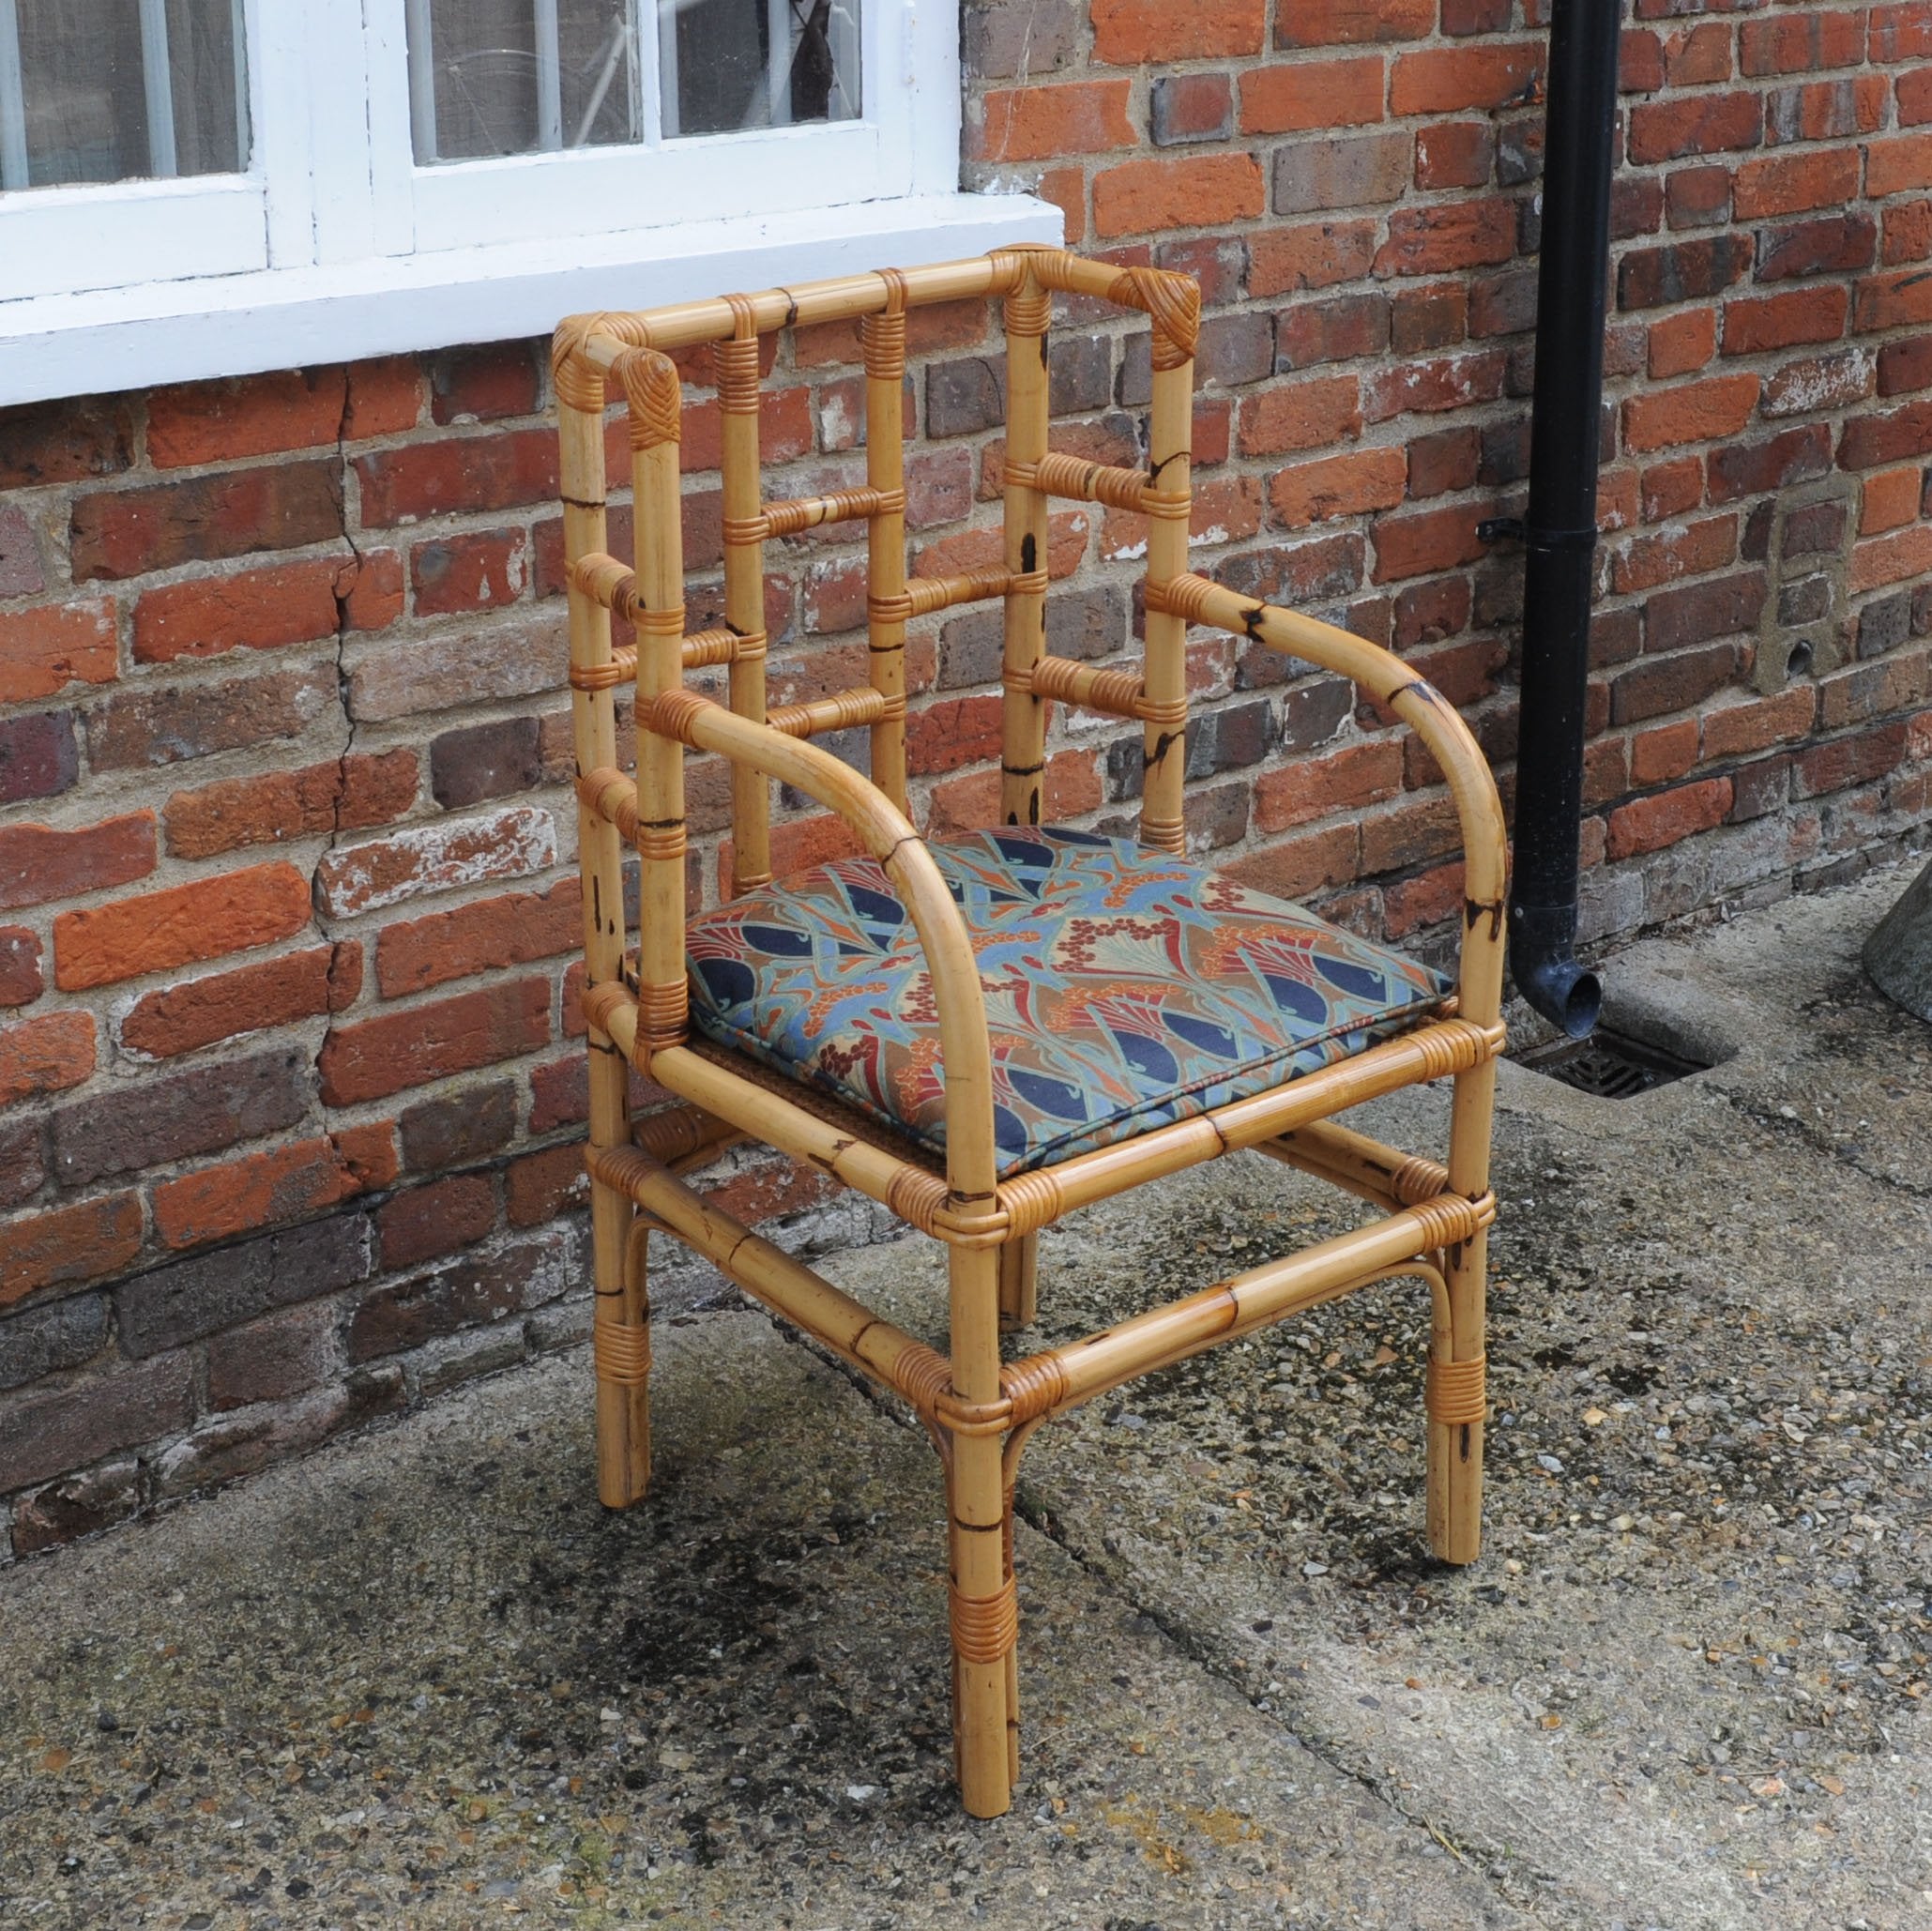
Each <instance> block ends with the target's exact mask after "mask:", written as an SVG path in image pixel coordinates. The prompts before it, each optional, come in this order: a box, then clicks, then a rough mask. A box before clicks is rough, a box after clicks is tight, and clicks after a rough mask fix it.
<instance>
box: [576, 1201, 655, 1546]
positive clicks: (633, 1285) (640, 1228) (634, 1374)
mask: <svg viewBox="0 0 1932 1931" xmlns="http://www.w3.org/2000/svg"><path fill="white" fill-rule="evenodd" d="M604 1191H606V1190H604V1189H602V1188H599V1189H598V1192H599V1193H602V1192H604ZM597 1205H598V1203H597V1202H596V1201H595V1200H593V1202H592V1215H591V1239H592V1241H593V1243H594V1246H593V1252H594V1254H595V1256H596V1260H597V1282H598V1292H597V1312H596V1319H595V1322H594V1325H593V1326H592V1328H591V1330H590V1331H591V1345H592V1351H593V1355H594V1358H595V1361H596V1364H597V1493H598V1498H599V1499H600V1500H601V1502H602V1503H603V1505H604V1506H605V1508H607V1509H628V1508H629V1507H630V1506H631V1503H633V1502H636V1501H641V1500H642V1499H643V1498H644V1492H645V1490H646V1489H647V1488H648V1487H649V1486H650V1301H649V1298H648V1295H647V1292H646V1276H645V1270H646V1267H647V1243H648V1240H649V1238H650V1237H649V1229H648V1224H647V1222H646V1221H645V1220H644V1219H643V1218H642V1217H641V1216H640V1217H635V1218H633V1219H632V1220H631V1224H630V1225H629V1226H628V1227H620V1226H619V1225H617V1224H613V1225H611V1226H609V1227H606V1225H605V1217H604V1216H602V1215H600V1214H599V1213H598V1212H597V1211H596V1207H597ZM610 1218H611V1219H612V1220H613V1222H615V1220H616V1217H615V1216H611V1217H610ZM606 1243H608V1244H609V1246H610V1247H611V1248H613V1249H615V1250H616V1254H615V1260H616V1266H615V1268H612V1267H610V1263H609V1261H608V1260H607V1258H606V1254H605V1245H606ZM607 1270H608V1272H609V1273H615V1274H616V1288H615V1291H607V1290H606V1288H605V1286H604V1285H603V1284H604V1282H605V1280H606V1278H607Z"/></svg>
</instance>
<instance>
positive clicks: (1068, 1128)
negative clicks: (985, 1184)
mask: <svg viewBox="0 0 1932 1931" xmlns="http://www.w3.org/2000/svg"><path fill="white" fill-rule="evenodd" d="M928 848H929V849H930V850H931V852H932V855H933V858H934V860H935V861H936V864H937V865H938V867H939V870H940V872H941V874H943V875H944V876H945V879H946V882H947V884H948V885H949V886H950V887H951V891H952V896H953V898H954V900H955V901H956V902H957V903H958V905H959V906H960V909H961V911H962V912H963V913H964V915H965V918H966V929H967V931H968V932H969V933H970V934H971V935H972V939H973V946H974V950H976V952H977V953H978V955H979V962H980V982H981V985H982V986H983V987H984V988H985V996H986V1021H987V1026H988V1029H989V1030H990V1032H991V1034H992V1039H993V1081H994V1095H995V1100H996V1106H997V1112H996V1131H997V1137H998V1154H999V1164H1000V1172H1001V1174H1002V1176H1003V1177H1004V1176H1007V1175H1012V1174H1015V1173H1024V1172H1026V1171H1027V1169H1028V1168H1030V1167H1037V1166H1044V1165H1046V1164H1049V1163H1052V1162H1055V1161H1059V1160H1064V1159H1067V1158H1068V1157H1069V1156H1071V1155H1072V1154H1075V1153H1085V1152H1088V1151H1091V1150H1092V1149H1093V1148H1099V1147H1105V1146H1108V1145H1111V1144H1112V1143H1113V1142H1114V1141H1116V1140H1121V1139H1126V1138H1129V1137H1130V1136H1132V1135H1133V1134H1135V1133H1145V1132H1146V1131H1148V1129H1149V1128H1150V1127H1157V1126H1164V1125H1166V1124H1167V1123H1168V1122H1169V1121H1171V1120H1178V1119H1186V1118H1191V1117H1193V1116H1194V1115H1195V1114H1199V1113H1205V1112H1207V1111H1208V1110H1209V1108H1210V1107H1214V1106H1221V1105H1225V1104H1226V1103H1227V1102H1229V1101H1232V1100H1240V1099H1245V1098H1247V1097H1248V1096H1249V1095H1251V1094H1254V1093H1259V1092H1265V1091H1267V1090H1268V1089H1269V1088H1270V1087H1276V1086H1280V1085H1281V1084H1282V1083H1283V1082H1284V1081H1285V1080H1288V1079H1291V1078H1293V1077H1294V1076H1295V1075H1296V1074H1298V1073H1302V1072H1313V1071H1314V1070H1315V1069H1316V1067H1320V1066H1326V1065H1328V1064H1330V1063H1331V1061H1333V1060H1336V1059H1342V1058H1346V1057H1348V1056H1349V1055H1350V1054H1353V1053H1359V1052H1361V1051H1362V1048H1363V1047H1364V1046H1368V1045H1372V1044H1374V1043H1375V1042H1377V1041H1380V1040H1384V1039H1387V1038H1389V1037H1390V1036H1391V1035H1392V1034H1393V1033H1397V1032H1400V1031H1402V1030H1403V1029H1404V1028H1405V1027H1406V1026H1409V1025H1411V1024H1413V1023H1414V1022H1415V1021H1417V1020H1418V1019H1420V1018H1422V1017H1424V1016H1426V1015H1427V1014H1428V1013H1430V1012H1431V1011H1433V1010H1434V1009H1435V1008H1436V1007H1437V1006H1438V1004H1439V1002H1440V1001H1441V1000H1442V998H1443V997H1444V996H1445V995H1446V994H1447V993H1448V992H1449V991H1450V982H1449V981H1447V980H1446V979H1444V978H1443V977H1442V976H1441V975H1440V974H1439V973H1437V972H1433V971H1430V970H1429V969H1428V968H1426V967H1424V966H1422V965H1417V964H1415V963H1414V962H1413V961H1411V960H1408V959H1405V958H1402V957H1401V956H1399V955H1398V954H1396V953H1394V952H1391V951H1386V950H1383V949H1382V948H1381V947H1379V946H1375V945H1371V944H1369V943H1368V941H1367V940H1365V939H1361V938H1356V937H1354V936H1353V935H1350V934H1348V933H1346V932H1342V931H1339V930H1337V929H1336V928H1335V927H1334V926H1332V925H1329V924H1326V923H1324V922H1323V921H1322V920H1319V919H1317V918H1316V917H1315V916H1314V915H1313V914H1312V913H1309V912H1304V911H1302V910H1301V908H1300V907H1299V906H1296V905H1288V904H1286V903H1285V902H1284V901H1282V900H1280V899H1274V898H1270V897H1268V896H1266V895H1265V894H1263V893H1261V892H1258V891H1250V890H1248V889H1246V888H1244V887H1242V886H1240V885H1237V884H1235V883H1234V882H1233V881H1232V880H1230V879H1227V878H1224V877H1222V876H1220V875H1219V874H1215V873H1213V872H1210V871H1209V870H1207V869H1206V868H1205V867H1203V866H1200V865H1194V864H1190V863H1189V862H1188V861H1187V860H1185V859H1174V858H1169V857H1167V856H1166V855H1164V854H1163V853H1160V852H1154V851H1149V850H1147V849H1146V848H1144V847H1142V846H1139V845H1133V844H1119V843H1117V842H1115V841H1114V840H1111V839H1106V838H1100V837H1096V836H1095V835H1094V834H1093V833H1091V832H1086V831H1062V830H1053V829H1041V830H1032V829H1027V830H1019V829H1004V830H998V831H979V832H971V833H968V834H966V836H964V837H960V838H953V839H948V840H944V841H935V842H934V843H933V844H931V845H930V846H929V847H928ZM688 939H689V947H690V952H689V966H690V974H691V991H692V1023H693V1025H694V1026H696V1028H697V1029H698V1030H699V1031H700V1032H702V1033H703V1034H704V1035H705V1036H706V1037H707V1039H711V1040H714V1041H716V1042H718V1043H719V1044H721V1045H725V1046H731V1047H735V1048H737V1049H738V1051H740V1052H743V1053H746V1054H749V1055H750V1056H751V1057H753V1058H754V1059H757V1060H760V1061H762V1062H763V1063H764V1064H765V1065H767V1066H768V1067H771V1068H773V1069H775V1070H777V1071H778V1072H783V1073H786V1074H788V1075H790V1076H791V1077H793V1078H795V1079H799V1080H803V1081H806V1082H808V1083H809V1084H810V1085H812V1086H814V1087H820V1088H822V1089H823V1090H825V1091H826V1092H829V1093H831V1094H834V1095H836V1096H837V1097H838V1098H839V1099H841V1100H844V1101H845V1102H848V1103H849V1104H851V1105H854V1106H857V1107H859V1108H860V1109H861V1110H862V1111H864V1112H865V1113H867V1114H869V1115H870V1116H871V1117H872V1118H875V1119H876V1120H879V1121H880V1122H882V1123H883V1124H884V1125H886V1126H888V1127H890V1128H892V1129H893V1130H894V1131H895V1132H897V1133H902V1134H905V1135H906V1136H907V1137H909V1138H911V1139H913V1140H915V1141H917V1142H918V1143H919V1144H920V1146H922V1147H924V1148H927V1149H928V1150H929V1151H931V1152H933V1153H935V1154H943V1153H944V1151H945V1148H946V1099H945V1088H944V1085H943V1083H942V1080H941V1076H940V1075H941V1068H940V1055H939V1027H938V1017H937V1011H936V1007H935V1003H934V998H933V986H932V981H931V980H930V979H929V978H928V977H927V974H926V970H925V962H924V957H923V955H922V954H921V952H920V949H919V943H918V939H917V936H916V935H915V934H914V931H913V927H912V920H911V919H910V918H909V917H908V916H907V915H906V912H905V907H904V906H903V905H901V904H900V902H899V899H898V898H897V896H896V895H895V894H894V892H893V891H892V889H891V887H890V885H889V884H888V883H887V880H886V876H885V874H884V873H883V872H882V871H881V870H880V868H879V866H878V865H877V863H876V862H875V860H873V859H863V858H861V859H841V860H839V861H838V862H837V863H835V864H829V865H818V866H814V868H813V869H812V870H810V871H808V872H800V873H797V874H793V875H792V876H791V877H788V878H784V879H781V880H779V881H778V882H777V883H776V884H773V885H770V886H767V887H766V888H765V889H762V890H760V891H755V892H752V893H750V894H748V895H747V896H745V897H743V898H739V899H735V900H733V901H732V903H731V904H729V905H723V906H721V907H720V908H719V909H718V910H716V911H713V912H707V913H703V914H701V915H700V916H699V917H698V918H696V919H694V920H692V922H691V926H690V931H689V935H688Z"/></svg>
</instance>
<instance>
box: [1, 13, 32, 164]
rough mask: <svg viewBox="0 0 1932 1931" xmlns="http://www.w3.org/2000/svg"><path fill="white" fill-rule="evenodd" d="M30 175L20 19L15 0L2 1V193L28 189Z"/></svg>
mask: <svg viewBox="0 0 1932 1931" xmlns="http://www.w3.org/2000/svg"><path fill="white" fill-rule="evenodd" d="M28 179H29V176H28V173H27V94H26V87H25V85H24V84H23V81H22V78H21V65H20V16H19V14H18V13H17V12H16V11H15V9H14V0H0V189H4V188H24V187H26V186H27V184H28Z"/></svg>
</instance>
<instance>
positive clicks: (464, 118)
mask: <svg viewBox="0 0 1932 1931" xmlns="http://www.w3.org/2000/svg"><path fill="white" fill-rule="evenodd" d="M634 19H635V8H634V0H410V4H409V9H408V21H409V77H410V99H411V111H412V120H413V124H414V129H415V143H416V159H417V160H418V162H421V163H428V162H430V161H436V160H478V159H480V158H482V157H485V156H489V155H500V154H535V153H540V152H542V151H544V150H546V149H551V148H559V147H586V146H608V145H612V144H623V143H626V142H633V141H636V140H638V139H640V138H641V135H642V129H641V127H640V125H639V114H638V98H639V86H638V48H637V34H636V28H635V25H634Z"/></svg>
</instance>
